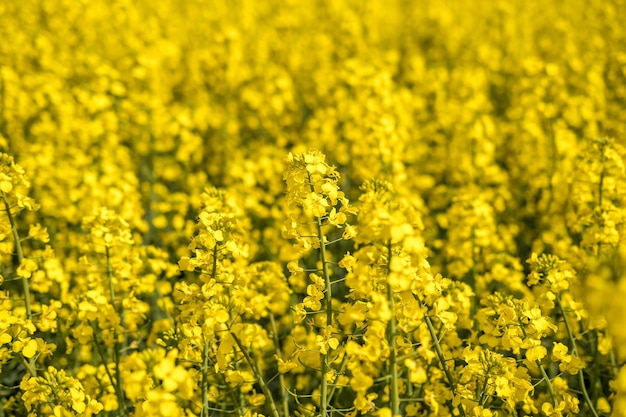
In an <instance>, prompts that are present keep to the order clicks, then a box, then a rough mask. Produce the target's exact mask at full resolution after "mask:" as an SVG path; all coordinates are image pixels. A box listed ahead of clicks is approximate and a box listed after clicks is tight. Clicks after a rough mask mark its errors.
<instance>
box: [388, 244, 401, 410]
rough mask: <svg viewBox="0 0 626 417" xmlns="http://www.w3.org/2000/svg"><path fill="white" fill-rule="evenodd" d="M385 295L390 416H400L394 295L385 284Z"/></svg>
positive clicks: (389, 251)
mask: <svg viewBox="0 0 626 417" xmlns="http://www.w3.org/2000/svg"><path fill="white" fill-rule="evenodd" d="M387 264H388V265H389V267H388V268H387V276H389V273H390V272H391V240H389V241H388V242H387ZM387 295H388V297H389V308H390V309H391V319H390V320H389V323H388V331H387V342H388V343H389V368H390V371H391V380H390V381H389V394H390V397H391V398H390V399H389V400H390V402H391V404H390V405H391V414H392V415H393V416H397V415H399V414H400V394H399V392H398V366H397V356H396V354H397V352H396V312H395V309H394V299H393V297H394V293H393V288H391V285H390V284H389V282H387Z"/></svg>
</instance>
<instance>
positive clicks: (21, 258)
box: [2, 191, 37, 376]
mask: <svg viewBox="0 0 626 417" xmlns="http://www.w3.org/2000/svg"><path fill="white" fill-rule="evenodd" d="M2 201H3V203H4V208H5V210H6V212H7V217H8V218H9V223H10V224H11V232H12V233H13V240H14V241H15V252H16V253H17V263H18V267H19V266H20V265H22V262H24V252H23V251H22V244H21V243H20V234H19V232H18V230H17V223H16V222H15V219H14V218H13V214H11V205H10V204H9V199H8V198H7V195H6V193H5V192H4V191H2ZM22 288H23V291H24V303H25V305H26V318H27V319H28V320H32V317H33V314H32V311H31V308H30V287H29V285H28V279H27V278H24V277H22ZM33 376H37V375H33Z"/></svg>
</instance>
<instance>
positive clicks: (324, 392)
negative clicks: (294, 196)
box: [307, 171, 333, 417]
mask: <svg viewBox="0 0 626 417" xmlns="http://www.w3.org/2000/svg"><path fill="white" fill-rule="evenodd" d="M307 175H308V180H309V185H310V187H311V192H315V188H314V187H313V183H312V182H311V174H310V173H308V171H307ZM316 223H317V238H318V239H319V242H320V258H321V259H320V260H321V261H322V274H323V275H324V281H325V284H326V293H325V304H326V327H328V326H331V325H332V323H333V309H332V301H333V294H332V283H331V281H330V273H329V272H328V258H327V255H326V242H324V231H323V230H322V218H321V217H316ZM328 359H329V352H328V349H326V353H322V354H321V362H322V369H321V373H322V375H321V387H320V390H321V400H320V405H321V409H322V410H321V411H322V414H321V417H326V416H327V415H328V381H326V374H327V373H328V371H329V364H328Z"/></svg>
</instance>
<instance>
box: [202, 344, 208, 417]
mask: <svg viewBox="0 0 626 417" xmlns="http://www.w3.org/2000/svg"><path fill="white" fill-rule="evenodd" d="M208 372H209V343H208V342H207V341H205V342H204V349H203V351H202V411H201V412H200V417H208V415H209V409H208V408H209V376H208Z"/></svg>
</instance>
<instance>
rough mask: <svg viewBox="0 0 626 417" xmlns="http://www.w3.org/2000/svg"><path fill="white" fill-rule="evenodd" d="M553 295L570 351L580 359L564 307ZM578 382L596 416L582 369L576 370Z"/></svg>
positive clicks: (558, 298) (557, 297)
mask: <svg viewBox="0 0 626 417" xmlns="http://www.w3.org/2000/svg"><path fill="white" fill-rule="evenodd" d="M555 295H556V304H557V305H558V307H559V310H560V311H561V314H562V315H563V321H564V322H565V329H566V330H567V335H568V336H569V341H570V343H571V344H572V353H574V356H576V357H577V358H579V359H580V355H579V354H578V349H577V348H576V341H575V340H574V334H573V333H572V328H571V327H570V325H569V321H568V320H567V316H566V315H565V309H564V308H563V304H561V297H559V295H558V294H555ZM578 382H579V384H580V389H581V391H582V393H583V397H585V402H586V403H587V406H588V407H589V409H590V410H591V413H592V414H593V415H594V417H598V412H597V411H596V409H595V407H594V406H593V403H592V402H591V398H589V393H588V392H587V388H586V387H585V376H584V374H583V370H582V369H580V370H579V371H578Z"/></svg>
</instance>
